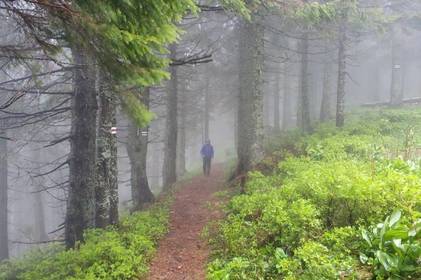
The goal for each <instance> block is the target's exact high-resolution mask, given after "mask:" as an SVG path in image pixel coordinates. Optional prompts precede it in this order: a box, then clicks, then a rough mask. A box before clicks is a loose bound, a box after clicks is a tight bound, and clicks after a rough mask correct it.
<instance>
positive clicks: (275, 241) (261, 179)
mask: <svg viewBox="0 0 421 280" xmlns="http://www.w3.org/2000/svg"><path fill="white" fill-rule="evenodd" d="M418 144H421V111H420V110H415V109H406V110H382V111H368V112H367V111H365V112H362V113H361V112H360V113H358V114H355V115H353V116H352V118H351V119H350V121H349V122H348V124H347V125H346V127H345V128H343V129H336V128H334V127H333V126H332V125H331V124H323V125H320V126H319V127H318V128H317V129H316V130H315V131H314V133H313V134H311V135H307V136H305V135H301V134H300V133H297V132H291V133H289V134H287V135H282V136H279V137H277V138H275V139H273V140H272V141H271V143H270V144H269V145H268V150H269V151H270V155H269V156H268V157H267V158H266V159H265V160H264V161H262V163H261V164H259V166H258V171H257V170H255V171H252V172H250V174H249V180H248V183H247V186H246V189H245V194H241V195H237V196H234V197H233V198H232V200H231V201H230V202H229V203H228V205H227V216H226V219H225V220H224V221H222V222H221V223H220V224H219V228H218V230H217V234H216V235H215V236H213V237H212V238H211V240H210V242H211V245H212V246H213V261H212V262H210V263H209V265H208V279H212V280H213V279H216V280H218V279H290V280H292V279H297V280H298V279H300V280H302V279H304V280H305V279H314V280H316V279H317V280H321V279H421V244H420V241H421V220H420V219H421V167H420V163H421V162H420V160H419V157H418V155H417V146H418Z"/></svg>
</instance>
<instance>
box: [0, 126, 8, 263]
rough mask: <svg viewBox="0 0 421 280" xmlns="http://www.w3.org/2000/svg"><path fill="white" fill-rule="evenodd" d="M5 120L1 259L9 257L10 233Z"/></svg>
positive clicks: (0, 146)
mask: <svg viewBox="0 0 421 280" xmlns="http://www.w3.org/2000/svg"><path fill="white" fill-rule="evenodd" d="M6 137H7V135H6V131H5V125H4V121H1V120H0V261H2V260H4V259H7V258H9V234H8V215H7V202H8V191H7V188H8V182H7V176H8V168H7V166H8V164H7V156H8V155H7V140H6Z"/></svg>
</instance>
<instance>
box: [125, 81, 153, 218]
mask: <svg viewBox="0 0 421 280" xmlns="http://www.w3.org/2000/svg"><path fill="white" fill-rule="evenodd" d="M149 98H150V89H149V88H147V89H145V90H144V91H143V92H142V98H141V101H142V102H143V104H144V105H145V106H146V107H147V108H149ZM142 132H143V133H142ZM148 138H149V137H148V128H139V127H138V126H137V125H136V124H135V123H134V122H133V121H132V120H130V119H129V133H128V141H127V153H128V154H129V159H130V167H131V168H130V172H131V187H132V188H131V190H132V200H133V210H135V211H136V210H141V209H142V208H143V207H144V205H145V204H148V203H151V202H153V201H154V199H155V198H154V195H153V193H152V191H151V189H150V187H149V182H148V176H147V169H146V167H147V158H148Z"/></svg>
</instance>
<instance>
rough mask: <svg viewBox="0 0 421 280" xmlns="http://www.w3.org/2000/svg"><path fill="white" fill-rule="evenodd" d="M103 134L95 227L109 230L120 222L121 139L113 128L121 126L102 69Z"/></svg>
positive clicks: (99, 147)
mask: <svg viewBox="0 0 421 280" xmlns="http://www.w3.org/2000/svg"><path fill="white" fill-rule="evenodd" d="M99 72H100V73H99V91H98V94H99V106H100V107H99V124H98V127H99V131H98V142H97V145H98V147H97V184H96V189H95V198H96V199H95V203H96V204H95V226H96V227H99V228H105V227H107V226H108V225H110V224H117V223H118V183H117V181H118V169H117V139H116V135H114V134H112V132H111V129H112V127H115V126H116V124H117V121H116V112H117V108H116V106H117V104H116V100H115V96H114V94H113V93H112V91H111V87H110V85H109V83H108V81H109V79H108V77H107V76H106V74H105V73H103V71H102V70H99Z"/></svg>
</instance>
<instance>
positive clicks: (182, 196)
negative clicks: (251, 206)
mask: <svg viewBox="0 0 421 280" xmlns="http://www.w3.org/2000/svg"><path fill="white" fill-rule="evenodd" d="M222 168H223V167H222V166H215V167H214V170H213V171H212V174H211V176H210V177H203V176H199V177H195V178H193V179H191V180H189V181H188V182H186V183H185V184H183V187H182V188H181V189H180V190H178V191H177V192H176V193H175V201H174V204H173V205H172V207H171V218H170V223H171V224H170V232H169V234H168V235H167V236H166V237H165V238H164V239H163V240H162V241H161V242H160V245H159V248H158V252H157V254H156V256H155V258H154V259H153V261H152V265H151V271H150V274H149V276H148V277H147V279H148V280H158V279H168V280H182V279H183V280H203V279H205V271H206V263H207V258H208V254H209V249H208V248H207V245H206V242H205V241H204V240H203V239H202V238H201V236H200V235H201V233H202V230H203V228H204V226H205V225H206V224H207V223H208V222H209V221H210V220H211V219H216V218H218V216H220V214H219V213H218V210H217V209H216V207H212V209H210V207H209V202H210V203H213V202H217V199H216V198H215V196H213V195H212V194H214V193H215V192H217V191H219V190H220V189H221V187H222V185H223V179H224V176H223V169H222Z"/></svg>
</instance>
